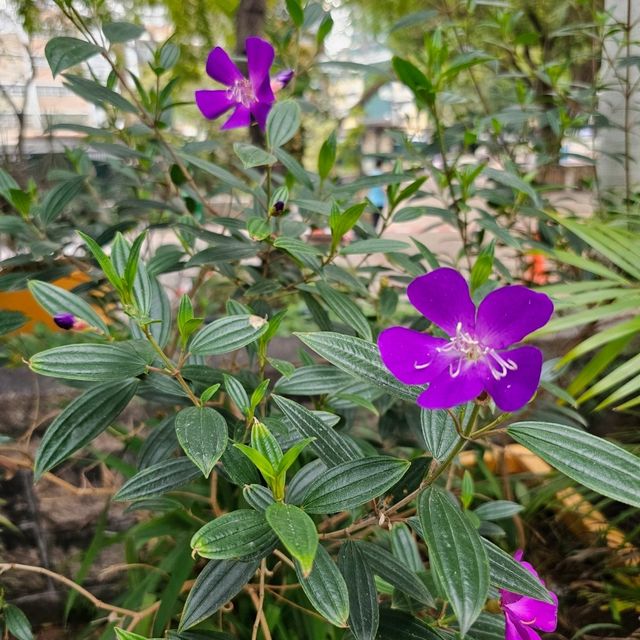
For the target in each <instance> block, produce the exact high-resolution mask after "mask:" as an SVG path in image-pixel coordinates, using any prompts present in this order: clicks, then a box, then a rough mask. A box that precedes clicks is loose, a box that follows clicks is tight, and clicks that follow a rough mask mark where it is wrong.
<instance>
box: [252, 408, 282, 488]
mask: <svg viewBox="0 0 640 640" xmlns="http://www.w3.org/2000/svg"><path fill="white" fill-rule="evenodd" d="M251 446H252V447H253V448H254V449H255V450H256V451H259V452H260V453H261V454H262V455H263V456H264V457H265V458H266V459H267V460H268V461H269V463H270V464H271V466H272V467H273V469H275V470H277V468H278V466H279V465H280V462H281V460H282V449H281V448H280V445H279V444H278V441H277V440H276V439H275V437H274V436H273V434H272V433H271V432H270V431H269V429H268V428H267V426H266V425H265V424H263V423H262V422H260V421H258V420H254V422H253V424H252V426H251ZM276 475H277V472H276Z"/></svg>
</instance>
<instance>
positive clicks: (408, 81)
mask: <svg viewBox="0 0 640 640" xmlns="http://www.w3.org/2000/svg"><path fill="white" fill-rule="evenodd" d="M391 64H392V65H393V70H394V71H395V72H396V75H397V76H398V80H400V82H402V84H405V85H406V86H407V87H409V89H411V91H412V92H413V95H415V97H416V100H417V102H418V105H419V106H421V107H425V106H427V105H430V104H432V103H433V101H434V100H435V89H434V86H433V84H432V83H431V82H430V81H429V79H428V78H427V76H425V75H424V73H422V71H420V69H418V67H416V66H415V65H414V64H412V63H411V62H409V61H408V60H403V59H402V58H398V57H397V56H394V57H393V59H392V61H391Z"/></svg>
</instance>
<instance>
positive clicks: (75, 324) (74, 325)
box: [53, 313, 89, 331]
mask: <svg viewBox="0 0 640 640" xmlns="http://www.w3.org/2000/svg"><path fill="white" fill-rule="evenodd" d="M53 321H54V322H55V323H56V325H58V326H59V327H60V328H61V329H64V330H65V331H70V330H71V329H75V330H76V331H82V330H83V329H86V328H88V326H89V325H88V324H87V323H86V322H85V321H84V320H80V319H79V318H76V317H75V316H74V315H73V313H56V315H54V316H53Z"/></svg>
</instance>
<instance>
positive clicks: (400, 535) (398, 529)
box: [391, 522, 424, 572]
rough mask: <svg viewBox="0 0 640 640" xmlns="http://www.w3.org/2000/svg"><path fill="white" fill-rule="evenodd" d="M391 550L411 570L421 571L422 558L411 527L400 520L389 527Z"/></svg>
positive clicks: (422, 568) (422, 567)
mask: <svg viewBox="0 0 640 640" xmlns="http://www.w3.org/2000/svg"><path fill="white" fill-rule="evenodd" d="M391 550H392V552H393V555H394V556H395V557H396V558H398V560H400V562H401V563H402V564H403V565H404V566H405V567H408V568H410V569H411V571H415V572H418V571H423V570H424V566H423V565H422V558H421V557H420V550H419V549H418V545H417V543H416V541H415V540H414V539H413V535H412V534H411V529H409V527H408V526H407V525H406V524H404V523H403V522H400V523H398V524H394V525H393V529H391Z"/></svg>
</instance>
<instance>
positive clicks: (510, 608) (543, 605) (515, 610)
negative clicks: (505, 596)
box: [503, 593, 558, 631]
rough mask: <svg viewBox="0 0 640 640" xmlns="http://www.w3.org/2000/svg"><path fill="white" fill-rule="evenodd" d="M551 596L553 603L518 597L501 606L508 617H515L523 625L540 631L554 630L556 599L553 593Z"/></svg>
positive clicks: (556, 608) (556, 612)
mask: <svg viewBox="0 0 640 640" xmlns="http://www.w3.org/2000/svg"><path fill="white" fill-rule="evenodd" d="M552 597H553V599H554V602H553V603H551V602H542V601H541V600H534V599H533V598H520V599H519V600H518V601H517V602H514V603H512V604H505V605H503V606H504V609H505V611H507V612H508V615H509V616H510V617H512V618H516V619H517V620H519V621H520V622H522V624H523V625H526V626H528V627H534V628H535V629H540V631H555V629H556V627H557V626H558V599H557V597H556V595H555V594H554V593H552Z"/></svg>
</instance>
